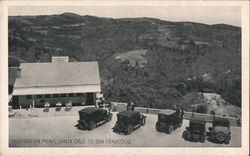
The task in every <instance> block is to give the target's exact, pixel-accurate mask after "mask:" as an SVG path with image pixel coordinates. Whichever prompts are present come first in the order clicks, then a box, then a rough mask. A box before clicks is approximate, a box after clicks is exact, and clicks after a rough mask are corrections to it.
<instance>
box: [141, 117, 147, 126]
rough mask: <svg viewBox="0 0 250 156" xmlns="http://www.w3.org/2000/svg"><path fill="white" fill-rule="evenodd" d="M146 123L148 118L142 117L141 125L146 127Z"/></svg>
mask: <svg viewBox="0 0 250 156" xmlns="http://www.w3.org/2000/svg"><path fill="white" fill-rule="evenodd" d="M145 123H146V118H145V117H142V123H141V125H142V126H144V125H145Z"/></svg>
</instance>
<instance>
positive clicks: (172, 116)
mask: <svg viewBox="0 0 250 156" xmlns="http://www.w3.org/2000/svg"><path fill="white" fill-rule="evenodd" d="M183 114H184V112H183V110H182V109H179V110H171V109H166V110H161V111H160V112H159V113H158V121H157V122H156V125H155V129H156V130H157V131H158V132H164V133H168V134H171V133H172V132H173V131H174V130H175V129H177V128H178V127H181V125H182V122H183Z"/></svg>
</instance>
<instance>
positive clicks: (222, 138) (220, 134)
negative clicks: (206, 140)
mask: <svg viewBox="0 0 250 156" xmlns="http://www.w3.org/2000/svg"><path fill="white" fill-rule="evenodd" d="M215 138H216V140H217V141H219V142H225V141H226V139H227V137H226V135H225V134H224V133H223V132H218V133H216V136H215Z"/></svg>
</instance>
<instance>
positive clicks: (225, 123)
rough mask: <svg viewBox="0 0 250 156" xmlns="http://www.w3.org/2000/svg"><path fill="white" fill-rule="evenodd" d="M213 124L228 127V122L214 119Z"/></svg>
mask: <svg viewBox="0 0 250 156" xmlns="http://www.w3.org/2000/svg"><path fill="white" fill-rule="evenodd" d="M213 126H223V127H229V122H223V121H215V122H214V123H213Z"/></svg>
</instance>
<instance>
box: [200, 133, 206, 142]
mask: <svg viewBox="0 0 250 156" xmlns="http://www.w3.org/2000/svg"><path fill="white" fill-rule="evenodd" d="M205 140H206V135H205V134H204V135H203V136H201V143H204V142H205Z"/></svg>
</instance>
